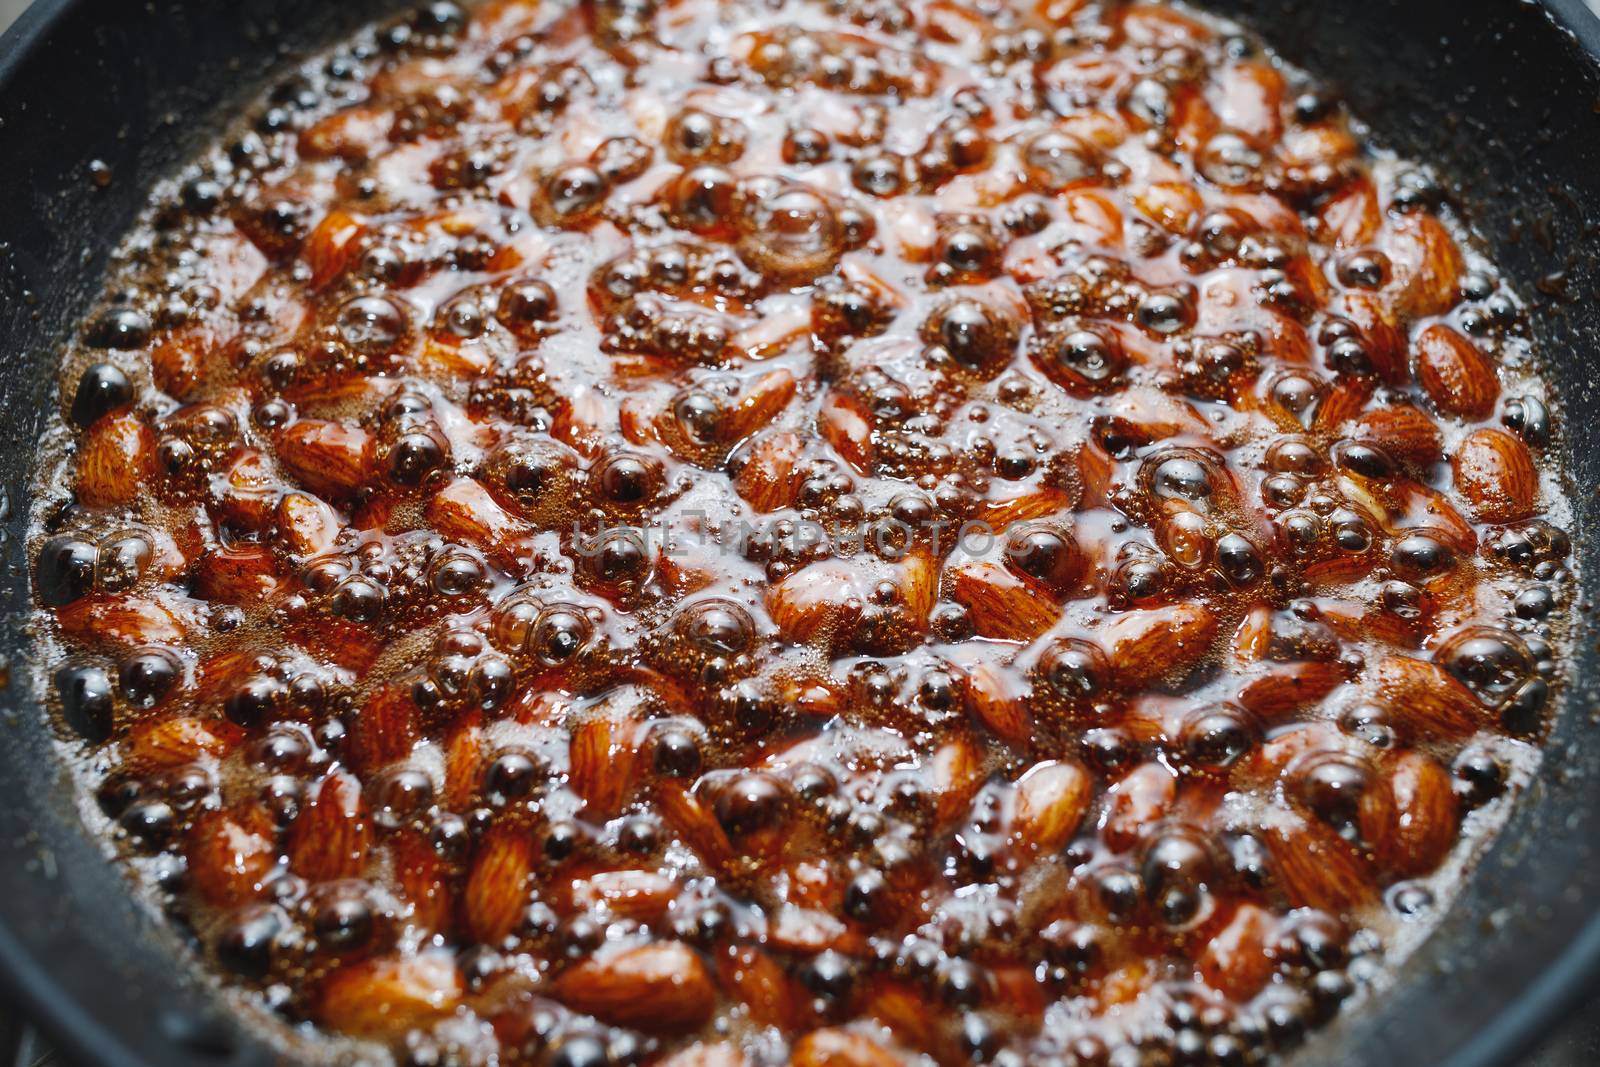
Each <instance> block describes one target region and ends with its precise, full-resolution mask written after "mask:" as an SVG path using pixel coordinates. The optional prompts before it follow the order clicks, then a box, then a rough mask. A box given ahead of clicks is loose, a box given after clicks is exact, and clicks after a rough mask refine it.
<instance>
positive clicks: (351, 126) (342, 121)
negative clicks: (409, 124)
mask: <svg viewBox="0 0 1600 1067" xmlns="http://www.w3.org/2000/svg"><path fill="white" fill-rule="evenodd" d="M393 125H394V115H393V114H392V113H391V112H390V111H389V110H388V109H387V108H381V107H378V106H376V105H373V104H358V105H356V106H355V107H347V108H345V109H344V110H343V111H335V112H334V113H333V114H331V115H329V116H328V117H327V118H325V119H322V120H320V121H318V122H316V123H314V124H313V125H311V126H310V127H308V128H307V129H306V130H305V131H304V132H303V133H301V134H300V151H302V152H304V153H305V154H306V155H307V156H309V157H311V158H313V159H322V158H327V157H329V156H337V157H339V158H340V159H345V160H349V161H351V162H361V161H362V160H365V159H368V158H370V157H371V156H372V154H373V153H374V152H376V151H377V150H378V148H379V147H380V146H381V145H383V144H384V143H385V142H386V141H388V139H389V129H390V127H391V126H393Z"/></svg>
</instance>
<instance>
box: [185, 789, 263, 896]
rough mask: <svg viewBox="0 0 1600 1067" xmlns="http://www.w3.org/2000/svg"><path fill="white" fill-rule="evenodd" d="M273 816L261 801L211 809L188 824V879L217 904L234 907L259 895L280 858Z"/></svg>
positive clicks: (202, 893)
mask: <svg viewBox="0 0 1600 1067" xmlns="http://www.w3.org/2000/svg"><path fill="white" fill-rule="evenodd" d="M277 851H278V850H277V833H276V831H275V829H274V827H273V823H272V816H270V815H268V814H267V813H266V811H264V810H262V809H261V808H259V807H246V808H239V809H237V810H233V811H208V812H205V813H204V814H202V815H201V816H200V817H199V818H198V819H196V820H195V822H194V825H193V826H192V827H190V829H189V847H188V848H187V850H186V851H185V856H186V857H187V859H188V861H189V880H190V881H191V882H192V883H193V885H194V887H195V889H197V890H198V891H199V893H200V895H201V896H202V897H204V898H205V899H206V900H208V901H209V902H211V903H212V904H215V905H216V906H217V907H219V908H236V907H238V906H239V905H241V904H243V903H245V902H247V901H249V900H252V899H254V898H255V897H256V896H258V895H260V892H261V883H262V880H263V879H264V878H266V876H267V874H268V873H269V872H270V871H271V870H272V868H273V867H274V866H276V864H277V860H278V856H277Z"/></svg>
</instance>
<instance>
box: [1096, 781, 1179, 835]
mask: <svg viewBox="0 0 1600 1067" xmlns="http://www.w3.org/2000/svg"><path fill="white" fill-rule="evenodd" d="M1177 795H1178V779H1177V777H1176V776H1175V775H1174V774H1173V773H1172V772H1171V771H1169V770H1168V769H1167V768H1166V767H1164V766H1162V765H1161V764H1159V763H1141V764H1140V765H1139V766H1137V767H1135V768H1134V769H1133V770H1131V771H1129V772H1128V773H1127V774H1126V775H1125V776H1124V777H1123V779H1122V780H1121V781H1120V782H1118V783H1117V784H1116V785H1113V786H1112V787H1111V788H1110V790H1108V791H1107V793H1106V800H1105V807H1104V809H1103V810H1102V812H1101V815H1100V834H1101V836H1102V837H1104V838H1105V840H1106V844H1108V845H1110V846H1111V847H1112V848H1114V849H1119V850H1120V849H1127V848H1132V847H1133V846H1134V845H1136V844H1137V843H1138V842H1139V839H1140V838H1141V837H1142V836H1143V835H1144V832H1145V828H1146V827H1149V826H1152V825H1154V824H1155V823H1157V822H1160V821H1161V820H1162V819H1163V818H1165V817H1166V814H1167V812H1168V811H1169V810H1171V808H1172V802H1173V800H1174V799H1176V798H1177Z"/></svg>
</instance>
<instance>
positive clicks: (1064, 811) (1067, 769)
mask: <svg viewBox="0 0 1600 1067" xmlns="http://www.w3.org/2000/svg"><path fill="white" fill-rule="evenodd" d="M1016 790H1017V792H1016V815H1015V827H1016V834H1017V839H1018V842H1019V843H1020V844H1021V845H1022V847H1023V848H1024V849H1025V850H1028V851H1032V852H1044V853H1050V852H1055V851H1056V850H1057V849H1059V848H1060V847H1061V846H1062V845H1065V844H1066V843H1067V842H1068V841H1069V840H1071V839H1072V835H1073V834H1075V833H1077V831H1078V826H1079V824H1080V823H1082V822H1083V817H1084V815H1085V814H1086V813H1087V812H1088V810H1089V801H1090V799H1091V798H1092V797H1093V796H1094V788H1093V785H1092V783H1091V782H1090V780H1089V775H1088V774H1087V773H1086V772H1085V771H1084V769H1083V768H1082V767H1080V766H1078V764H1076V763H1069V762H1063V761H1060V760H1047V761H1045V762H1043V763H1036V764H1034V765H1033V766H1032V767H1030V768H1029V769H1028V770H1027V772H1025V773H1024V774H1023V775H1022V777H1021V778H1018V779H1017V785H1016Z"/></svg>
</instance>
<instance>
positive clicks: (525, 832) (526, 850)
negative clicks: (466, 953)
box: [461, 823, 534, 945]
mask: <svg viewBox="0 0 1600 1067" xmlns="http://www.w3.org/2000/svg"><path fill="white" fill-rule="evenodd" d="M533 853H534V849H533V834H532V832H531V831H530V830H529V829H528V828H527V827H524V826H518V825H515V824H512V823H500V824H498V825H496V826H494V827H491V828H490V830H489V832H488V833H487V834H485V835H484V837H483V840H482V841H481V842H479V844H478V850H477V852H476V853H475V854H474V855H473V857H472V869H471V870H470V871H469V872H468V874H467V882H466V886H465V888H463V889H462V891H461V925H462V927H463V929H464V930H465V931H466V933H467V936H469V937H471V938H472V939H473V940H474V941H476V942H478V943H480V944H484V945H498V944H500V942H502V941H504V940H505V939H506V936H507V935H508V934H510V933H511V931H512V930H513V929H515V928H516V925H517V921H518V920H519V919H521V918H522V913H523V911H524V910H525V909H526V908H527V906H528V875H529V874H531V873H532V872H533V858H534V856H533Z"/></svg>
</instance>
